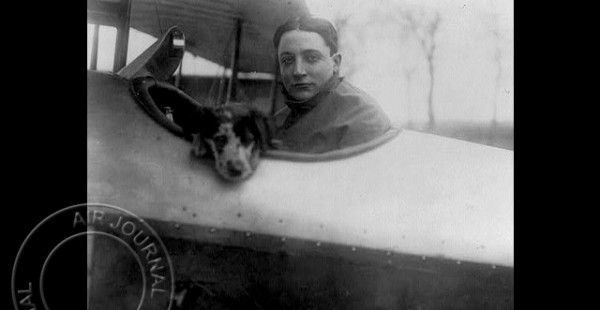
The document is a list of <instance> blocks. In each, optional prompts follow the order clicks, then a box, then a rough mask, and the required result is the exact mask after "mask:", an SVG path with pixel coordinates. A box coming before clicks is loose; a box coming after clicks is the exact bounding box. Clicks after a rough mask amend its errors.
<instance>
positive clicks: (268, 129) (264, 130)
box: [250, 109, 274, 150]
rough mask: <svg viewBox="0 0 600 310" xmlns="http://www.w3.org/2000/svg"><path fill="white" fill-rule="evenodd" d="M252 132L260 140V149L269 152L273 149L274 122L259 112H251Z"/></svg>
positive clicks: (253, 110)
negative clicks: (268, 150)
mask: <svg viewBox="0 0 600 310" xmlns="http://www.w3.org/2000/svg"><path fill="white" fill-rule="evenodd" d="M250 119H251V121H250V130H251V131H252V134H253V135H254V136H256V137H257V138H258V141H259V142H260V149H261V150H267V149H272V148H273V143H272V138H273V128H274V126H273V120H272V119H271V118H270V117H268V116H267V115H266V114H264V113H262V112H261V111H259V110H255V109H252V110H250Z"/></svg>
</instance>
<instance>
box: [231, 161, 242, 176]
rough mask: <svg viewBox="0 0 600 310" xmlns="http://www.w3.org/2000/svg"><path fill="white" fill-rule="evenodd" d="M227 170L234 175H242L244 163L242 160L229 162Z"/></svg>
mask: <svg viewBox="0 0 600 310" xmlns="http://www.w3.org/2000/svg"><path fill="white" fill-rule="evenodd" d="M227 170H228V171H229V172H230V173H232V174H241V173H242V172H243V171H244V163H243V162H242V161H241V160H228V161H227Z"/></svg>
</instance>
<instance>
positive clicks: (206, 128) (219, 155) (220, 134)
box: [180, 103, 271, 181]
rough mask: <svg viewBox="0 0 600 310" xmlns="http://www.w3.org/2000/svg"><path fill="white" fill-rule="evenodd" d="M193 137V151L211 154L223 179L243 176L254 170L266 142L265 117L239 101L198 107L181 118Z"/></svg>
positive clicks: (234, 179)
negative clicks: (238, 102)
mask: <svg viewBox="0 0 600 310" xmlns="http://www.w3.org/2000/svg"><path fill="white" fill-rule="evenodd" d="M181 121H182V122H181V124H180V125H181V127H182V128H183V130H184V132H186V133H188V134H190V135H191V136H192V137H193V140H194V141H193V150H192V151H193V153H194V154H195V155H196V156H198V157H203V156H207V155H208V156H211V155H212V157H213V158H214V160H215V165H216V168H217V171H218V172H219V174H221V175H222V176H223V177H224V178H225V179H227V180H231V181H239V180H244V179H247V178H248V177H249V176H250V175H252V173H253V172H254V171H255V170H256V168H257V166H258V163H259V157H260V153H261V151H263V150H265V149H266V148H268V147H269V146H270V145H271V144H270V138H271V136H270V134H271V129H270V128H271V126H270V125H269V119H268V118H267V117H266V116H265V115H264V114H262V113H260V112H259V111H257V110H255V109H252V108H250V107H248V106H245V105H242V104H237V103H236V104H227V105H224V106H219V107H215V108H209V107H204V108H198V109H196V110H195V111H193V112H191V113H189V115H187V116H186V117H185V118H183V119H182V120H181Z"/></svg>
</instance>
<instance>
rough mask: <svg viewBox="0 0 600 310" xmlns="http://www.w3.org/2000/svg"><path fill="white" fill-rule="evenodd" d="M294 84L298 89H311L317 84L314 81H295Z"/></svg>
mask: <svg viewBox="0 0 600 310" xmlns="http://www.w3.org/2000/svg"><path fill="white" fill-rule="evenodd" d="M293 86H294V88H296V89H310V88H313V87H314V86H315V84H313V83H294V84H293Z"/></svg>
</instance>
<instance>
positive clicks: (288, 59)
mask: <svg viewBox="0 0 600 310" xmlns="http://www.w3.org/2000/svg"><path fill="white" fill-rule="evenodd" d="M292 62H294V58H292V57H283V58H281V64H283V65H289V64H291V63H292Z"/></svg>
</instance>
